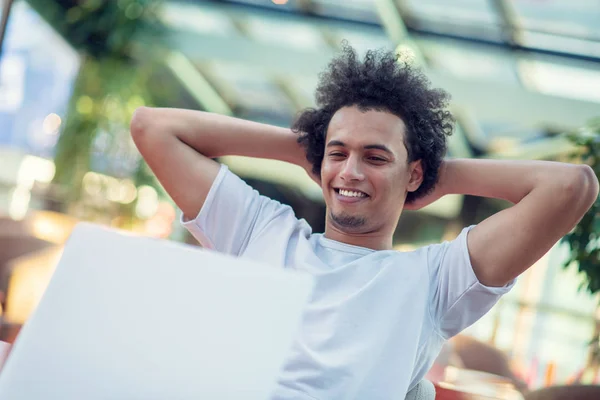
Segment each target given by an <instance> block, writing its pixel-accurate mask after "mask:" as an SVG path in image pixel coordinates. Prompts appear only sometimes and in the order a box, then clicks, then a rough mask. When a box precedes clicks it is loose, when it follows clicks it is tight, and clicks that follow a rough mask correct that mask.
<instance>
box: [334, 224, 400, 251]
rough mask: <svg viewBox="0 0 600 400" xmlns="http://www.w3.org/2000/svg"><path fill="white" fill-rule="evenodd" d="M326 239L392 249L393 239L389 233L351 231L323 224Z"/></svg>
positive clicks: (354, 244) (379, 248)
mask: <svg viewBox="0 0 600 400" xmlns="http://www.w3.org/2000/svg"><path fill="white" fill-rule="evenodd" d="M324 236H325V237H326V238H327V239H330V240H335V241H336V242H340V243H345V244H349V245H352V246H358V247H364V248H367V249H371V250H392V249H393V240H392V235H391V234H386V233H383V232H367V233H351V232H344V231H342V230H341V229H339V228H336V227H334V226H331V225H330V224H329V223H326V225H325V234H324Z"/></svg>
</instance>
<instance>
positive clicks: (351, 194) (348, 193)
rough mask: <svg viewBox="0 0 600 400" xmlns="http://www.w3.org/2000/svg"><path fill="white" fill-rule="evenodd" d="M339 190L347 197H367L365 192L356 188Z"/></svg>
mask: <svg viewBox="0 0 600 400" xmlns="http://www.w3.org/2000/svg"><path fill="white" fill-rule="evenodd" d="M337 192H338V193H339V194H341V195H342V196H345V197H367V195H366V194H365V193H363V192H358V191H354V190H346V189H338V190H337Z"/></svg>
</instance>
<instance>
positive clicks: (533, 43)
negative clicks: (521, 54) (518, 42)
mask: <svg viewBox="0 0 600 400" xmlns="http://www.w3.org/2000/svg"><path fill="white" fill-rule="evenodd" d="M522 40H523V44H524V45H525V46H527V47H530V48H535V49H541V50H549V51H555V52H559V53H565V54H574V55H580V56H585V57H595V58H600V41H592V40H583V39H577V38H573V37H566V36H558V35H552V34H549V33H541V32H532V31H524V32H523V35H522Z"/></svg>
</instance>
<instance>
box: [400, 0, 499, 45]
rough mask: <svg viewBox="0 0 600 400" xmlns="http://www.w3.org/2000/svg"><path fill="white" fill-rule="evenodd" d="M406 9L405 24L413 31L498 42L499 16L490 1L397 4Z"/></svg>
mask: <svg viewBox="0 0 600 400" xmlns="http://www.w3.org/2000/svg"><path fill="white" fill-rule="evenodd" d="M396 1H402V3H403V4H405V5H406V8H405V10H404V12H405V13H406V17H408V18H407V24H409V25H410V26H411V27H413V28H416V29H422V30H426V31H431V32H437V33H447V34H451V35H456V36H463V37H473V38H477V39H483V40H492V41H497V42H501V41H502V40H503V39H502V38H503V36H502V35H503V34H502V29H501V27H502V25H503V21H502V18H501V16H500V15H499V14H498V13H497V12H496V10H495V9H494V8H493V7H492V2H491V1H483V0H454V1H452V2H450V1H447V0H396Z"/></svg>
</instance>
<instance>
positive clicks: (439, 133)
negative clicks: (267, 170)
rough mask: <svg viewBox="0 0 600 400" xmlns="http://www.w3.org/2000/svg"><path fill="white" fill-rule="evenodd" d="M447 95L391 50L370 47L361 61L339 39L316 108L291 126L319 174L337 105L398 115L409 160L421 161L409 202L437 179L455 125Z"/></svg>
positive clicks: (317, 94) (354, 52)
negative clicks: (420, 179)
mask: <svg viewBox="0 0 600 400" xmlns="http://www.w3.org/2000/svg"><path fill="white" fill-rule="evenodd" d="M449 100H450V95H449V94H448V93H447V92H445V91H443V90H441V89H432V88H430V82H429V80H428V79H427V77H426V76H425V75H424V74H423V73H422V72H421V70H420V69H418V68H414V67H413V66H411V65H410V63H408V62H403V61H400V60H399V59H398V56H397V54H396V53H395V52H392V51H384V50H370V51H368V52H367V53H366V55H365V57H364V60H363V61H361V60H360V59H359V57H358V56H357V53H356V51H355V50H354V49H353V48H352V47H351V46H349V45H348V43H347V42H343V44H342V53H341V55H339V56H338V57H336V58H334V59H333V60H332V61H331V62H330V64H329V68H328V69H327V70H326V71H325V72H323V73H322V74H321V75H320V76H319V85H318V86H317V91H316V104H317V108H309V109H306V110H304V111H302V112H301V113H300V115H299V116H298V117H297V119H296V121H295V122H294V123H293V125H292V130H293V131H294V132H296V133H298V134H299V137H298V143H300V145H302V146H303V147H304V149H305V151H306V159H307V160H308V161H309V162H310V163H311V164H312V172H313V173H314V174H316V175H320V171H321V164H322V162H323V155H324V153H325V138H326V136H327V128H328V126H329V122H330V121H331V118H332V117H333V115H334V114H335V113H336V111H338V110H339V109H340V108H343V107H346V106H358V107H359V108H360V109H361V110H365V111H367V110H377V111H386V112H390V113H392V114H394V115H397V116H398V117H400V118H401V119H402V121H403V122H404V124H405V125H406V128H407V134H406V138H405V140H404V142H405V143H404V144H405V146H406V149H407V151H408V158H409V159H408V161H409V162H412V161H415V160H421V163H422V165H423V183H422V184H421V186H420V187H419V188H418V189H417V190H416V191H414V192H409V193H408V195H407V198H406V201H407V202H411V201H413V200H415V199H418V198H420V197H423V196H425V195H426V194H428V193H429V192H431V190H432V189H433V187H434V186H435V184H436V182H437V180H438V172H439V168H440V165H441V163H442V159H443V157H444V155H445V154H446V148H447V145H446V137H447V136H448V135H450V134H452V130H453V128H454V118H453V117H452V114H451V113H450V112H449V111H448V110H447V109H446V107H447V105H448V102H449Z"/></svg>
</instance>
